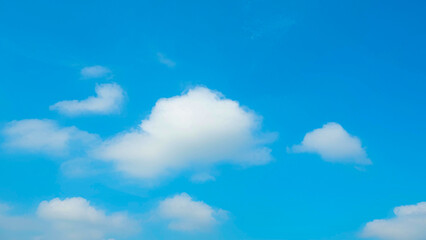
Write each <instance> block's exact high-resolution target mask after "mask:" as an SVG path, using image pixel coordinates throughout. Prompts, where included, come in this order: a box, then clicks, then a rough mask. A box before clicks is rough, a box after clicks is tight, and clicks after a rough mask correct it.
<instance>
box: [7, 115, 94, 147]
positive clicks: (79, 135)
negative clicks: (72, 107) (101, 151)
mask: <svg viewBox="0 0 426 240" xmlns="http://www.w3.org/2000/svg"><path fill="white" fill-rule="evenodd" d="M3 135H4V137H5V142H4V145H5V146H6V147H7V148H10V149H16V150H25V151H30V152H37V153H46V154H64V153H66V152H68V151H69V150H70V147H71V146H74V145H90V144H91V143H93V142H96V141H97V139H98V137H97V135H94V134H90V133H87V132H85V131H81V130H79V129H78V128H76V127H74V126H72V127H60V126H58V124H57V123H56V122H55V121H52V120H48V119H25V120H20V121H12V122H9V123H8V124H7V125H6V127H5V128H4V129H3Z"/></svg>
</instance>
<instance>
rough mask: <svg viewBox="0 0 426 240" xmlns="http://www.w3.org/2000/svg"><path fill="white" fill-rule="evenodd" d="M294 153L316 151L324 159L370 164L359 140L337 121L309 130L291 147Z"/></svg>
mask: <svg viewBox="0 0 426 240" xmlns="http://www.w3.org/2000/svg"><path fill="white" fill-rule="evenodd" d="M291 151H292V152H295V153H303V152H307V153H317V154H319V155H321V157H322V158H323V159H324V160H325V161H329V162H341V163H356V164H371V160H370V159H368V158H367V153H366V152H365V150H364V148H363V147H362V145H361V141H360V140H359V139H358V138H357V137H355V136H352V135H350V134H349V133H348V132H346V130H345V129H343V127H342V126H340V125H339V124H338V123H327V124H325V125H324V126H322V128H318V129H315V130H313V131H312V132H309V133H307V134H306V135H305V137H304V138H303V141H302V143H301V144H300V145H295V146H293V147H292V148H291Z"/></svg>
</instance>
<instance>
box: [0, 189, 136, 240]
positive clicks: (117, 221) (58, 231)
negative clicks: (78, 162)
mask: <svg viewBox="0 0 426 240" xmlns="http://www.w3.org/2000/svg"><path fill="white" fill-rule="evenodd" d="M0 228H3V229H4V230H5V231H6V232H7V234H8V236H9V237H12V238H13V239H40V240H57V239H62V240H104V239H106V238H107V237H108V238H109V237H115V236H120V238H122V237H126V236H129V235H132V234H135V233H137V232H138V231H139V223H138V222H137V221H135V220H133V219H131V218H129V217H128V216H127V214H126V213H124V212H118V213H113V214H109V215H108V214H106V213H105V212H104V211H102V210H99V209H96V208H95V207H93V206H91V205H90V203H89V202H88V201H87V200H86V199H84V198H80V197H76V198H67V199H64V200H60V199H58V198H55V199H52V200H50V201H43V202H41V203H40V204H39V206H38V209H37V212H36V214H34V215H28V216H13V215H10V214H9V215H8V214H5V213H0ZM19 236H21V237H22V238H20V237H19Z"/></svg>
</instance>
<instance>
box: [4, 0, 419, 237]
mask: <svg viewBox="0 0 426 240" xmlns="http://www.w3.org/2000/svg"><path fill="white" fill-rule="evenodd" d="M425 13H426V2H425V1H404V2H402V1H364V0H362V1H314V0H309V1H308V0H306V1H305V0H301V1H273V0H266V1H260V0H257V1H256V0H253V1H250V0H245V1H242V0H235V1H222V0H218V1H166V0H159V1H126V0H124V1H110V0H102V1H80V0H76V1H44V0H40V1H21V0H17V1H6V0H0V72H1V74H0V81H1V87H0V106H1V111H0V124H1V126H0V127H1V128H2V129H6V128H8V126H10V122H12V121H20V120H24V119H44V120H46V119H51V120H52V121H55V122H56V123H57V124H58V126H60V127H70V126H75V127H76V128H78V129H80V130H82V131H86V132H89V133H92V134H98V135H99V138H100V139H102V141H103V140H105V139H110V138H112V137H114V136H116V134H120V133H122V132H123V131H124V132H127V131H131V130H132V129H136V128H138V125H139V124H140V123H141V121H142V120H144V119H147V117H148V116H149V115H150V113H151V111H152V110H153V108H154V106H155V104H156V102H157V101H158V100H159V99H161V98H170V97H173V96H179V95H181V94H182V93H183V94H185V93H186V92H187V91H188V90H189V89H194V88H196V87H197V86H202V87H205V88H208V89H211V90H214V91H218V92H220V93H222V94H223V96H224V97H225V98H227V99H231V100H234V101H237V102H239V104H240V105H241V106H242V108H243V109H250V111H253V113H254V114H256V115H257V116H259V117H260V118H261V119H262V126H261V132H262V133H263V134H266V135H268V134H275V136H276V139H275V140H271V142H270V143H267V144H266V146H267V147H268V148H270V150H271V156H272V158H273V159H272V160H271V161H270V162H269V163H267V164H262V165H259V166H257V165H256V166H245V165H244V164H242V165H239V164H227V163H220V164H215V165H214V166H211V167H210V168H209V169H210V170H211V173H212V174H213V175H214V178H215V180H214V181H206V182H202V183H198V182H194V181H191V180H190V178H191V172H190V170H189V169H187V170H182V171H179V172H178V173H175V174H172V175H170V176H167V177H164V178H161V180H158V181H157V180H156V181H154V182H149V183H147V182H146V181H144V180H141V179H138V178H134V177H132V176H128V175H126V174H124V173H122V172H120V171H118V170H117V169H115V168H114V167H111V166H110V165H108V164H109V163H108V164H107V165H108V166H105V162H103V161H96V160H90V163H89V165H90V167H89V168H90V169H91V173H90V174H83V175H84V176H77V177H76V176H69V175H67V174H65V173H64V170H63V169H64V162H67V161H68V160H70V159H74V158H76V155H75V152H79V151H80V150H78V149H77V150H75V149H73V150H72V152H71V153H69V154H70V155H69V156H66V155H61V154H60V155H55V154H53V155H51V154H45V153H43V152H32V151H29V152H28V151H25V149H18V150H16V149H11V147H10V146H9V145H8V138H7V137H6V136H5V134H3V135H2V136H1V138H0V141H1V144H2V147H1V148H0V203H4V204H7V205H8V206H13V207H12V208H11V210H10V211H8V212H7V213H5V216H7V217H10V216H21V215H25V216H32V215H34V217H35V218H36V216H35V215H37V214H36V213H35V212H37V208H38V206H39V204H40V202H42V201H45V200H47V201H49V200H51V199H54V198H59V199H66V198H73V197H82V198H84V199H87V201H90V204H91V205H93V206H95V207H96V208H97V209H102V210H103V211H105V213H106V214H107V215H108V214H110V213H111V214H112V213H114V212H122V211H125V212H127V214H128V216H129V218H132V219H136V220H137V221H138V224H139V225H140V226H141V230H140V231H138V232H137V233H135V234H129V236H127V235H126V236H125V235H122V238H120V234H118V237H117V235H115V237H114V238H113V239H115V240H120V239H138V240H143V239H152V240H155V239H168V240H170V239H176V240H178V239H185V240H190V239H203V240H209V239H226V240H241V239H247V240H272V239H274V240H308V239H309V240H355V239H362V236H361V235H362V231H363V230H362V229H363V228H364V226H365V224H366V223H368V222H370V221H373V220H374V219H391V218H392V217H394V213H393V212H392V210H393V209H394V208H395V207H397V206H404V205H414V204H417V203H420V202H422V201H426V174H425V170H426V148H425V137H426V125H425V122H426V111H425V109H426V94H425V93H426V68H425V64H426V59H425V56H426V47H425V43H426V14H425ZM91 66H102V67H104V68H105V69H108V70H109V72H108V73H107V74H106V75H103V76H101V77H93V78H90V77H89V78H87V77H84V76H83V75H82V73H81V70H82V69H83V68H86V67H91ZM112 82H114V83H116V84H118V85H119V86H121V88H122V90H123V92H124V100H123V104H122V108H121V111H120V112H119V113H118V114H83V115H81V116H80V115H79V116H67V115H66V114H61V113H60V112H58V111H52V109H49V106H51V105H53V104H55V103H57V102H59V101H63V100H72V99H77V100H82V99H86V98H87V97H89V96H93V95H95V90H94V89H95V86H96V85H97V84H98V86H99V84H105V83H112ZM247 111H249V110H247ZM330 122H336V123H338V124H340V125H341V126H342V127H343V128H344V130H345V131H347V132H348V133H349V134H351V135H352V136H356V137H357V138H359V140H360V141H361V143H362V146H363V149H364V150H365V152H366V154H367V155H368V158H369V159H370V160H371V162H372V164H370V165H365V166H364V165H362V166H358V165H357V164H352V163H348V162H345V163H340V162H333V161H327V160H326V159H323V157H322V156H320V154H310V153H295V152H292V151H291V147H292V146H293V145H296V144H300V143H301V142H302V140H303V138H304V136H305V134H306V133H308V132H311V131H313V130H314V129H318V128H321V127H322V126H323V125H324V124H326V123H330ZM164 151H168V150H167V149H164ZM217 151H220V149H218V150H217ZM80 156H81V154H80V155H79V157H80ZM324 160H326V161H324ZM81 161H82V162H83V161H85V160H81ZM84 166H86V164H84ZM99 169H101V170H99ZM98 170H99V171H98ZM99 172H100V173H99ZM183 192H185V193H187V194H188V195H190V196H191V197H192V198H193V200H194V201H195V200H196V201H202V202H204V203H205V204H208V205H209V206H212V208H220V209H224V210H226V211H227V217H226V219H225V220H221V221H220V222H221V223H220V224H216V225H215V226H214V227H212V229H209V230H208V231H200V232H194V233H193V232H189V231H175V230H176V229H172V228H173V227H170V226H169V227H168V226H167V221H165V222H163V220H158V219H156V218H155V217H152V215H153V214H152V213H153V212H155V210H153V209H155V208H156V206H157V203H158V201H161V200H163V199H165V198H167V197H171V196H174V195H175V194H180V193H183ZM154 215H155V214H154ZM152 219H154V220H152ZM425 219H426V217H425ZM218 221H219V220H218ZM1 222H2V214H1V208H0V238H2V239H5V240H15V239H21V238H20V237H22V239H48V240H50V238H48V237H47V238H35V236H37V235H31V234H32V233H31V232H29V233H28V232H20V230H17V231H11V228H10V227H4V226H3V227H2V224H1ZM424 222H426V220H424ZM424 222H423V224H424ZM425 229H426V226H425ZM40 231H41V232H42V233H37V234H39V235H40V234H43V231H49V230H40ZM114 234H115V233H114ZM2 236H4V238H3V237H2ZM29 236H31V238H30V237H29ZM423 236H425V237H426V233H425V235H423ZM86 237H87V236H86ZM103 237H104V238H99V239H101V240H103V239H105V240H107V239H110V238H109V237H108V234H106V235H105V236H103ZM70 239H71V238H70ZM81 239H82V240H83V239H84V240H85V239H86V238H81ZM93 239H94V240H97V238H95V237H93ZM371 239H383V240H388V239H390V238H385V237H382V238H380V237H377V238H371ZM413 239H414V240H417V239H416V238H413ZM418 239H421V238H418ZM66 240H68V239H66ZM72 240H80V239H79V238H75V239H72ZM396 240H398V239H396ZM406 240H410V239H406Z"/></svg>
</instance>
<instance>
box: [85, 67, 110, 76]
mask: <svg viewBox="0 0 426 240" xmlns="http://www.w3.org/2000/svg"><path fill="white" fill-rule="evenodd" d="M80 73H81V76H82V77H84V78H101V77H105V76H108V75H110V74H111V70H109V69H108V68H106V67H103V66H99V65H97V66H91V67H85V68H83V69H81V72H80Z"/></svg>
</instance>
